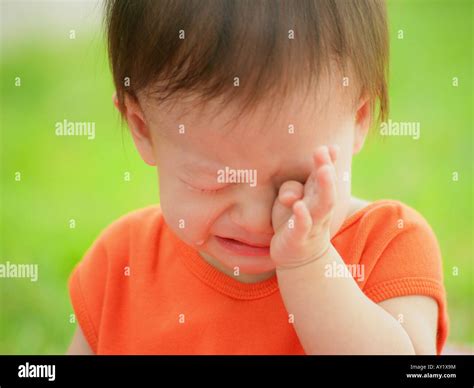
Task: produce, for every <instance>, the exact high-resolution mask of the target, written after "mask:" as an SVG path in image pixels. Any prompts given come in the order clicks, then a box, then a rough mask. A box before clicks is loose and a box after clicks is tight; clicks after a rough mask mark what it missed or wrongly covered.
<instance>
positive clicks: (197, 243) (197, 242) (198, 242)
mask: <svg viewBox="0 0 474 388" xmlns="http://www.w3.org/2000/svg"><path fill="white" fill-rule="evenodd" d="M203 244H204V240H198V241H196V245H197V246H201V245H203Z"/></svg>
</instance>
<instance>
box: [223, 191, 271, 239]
mask: <svg viewBox="0 0 474 388" xmlns="http://www.w3.org/2000/svg"><path fill="white" fill-rule="evenodd" d="M277 194H278V192H277V190H276V189H275V188H273V187H271V186H259V185H257V186H255V187H251V186H248V185H247V186H246V187H245V188H241V190H239V194H238V197H237V198H236V203H235V205H234V206H233V207H232V208H231V211H230V219H231V220H232V222H234V223H235V224H236V225H237V226H238V227H240V228H241V229H242V230H243V231H245V232H246V233H248V234H249V235H252V236H255V237H260V238H261V239H262V240H265V239H266V238H268V237H271V236H272V235H273V227H272V208H273V204H274V202H275V199H276V196H277Z"/></svg>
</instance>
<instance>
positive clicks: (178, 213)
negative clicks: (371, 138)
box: [129, 88, 368, 278]
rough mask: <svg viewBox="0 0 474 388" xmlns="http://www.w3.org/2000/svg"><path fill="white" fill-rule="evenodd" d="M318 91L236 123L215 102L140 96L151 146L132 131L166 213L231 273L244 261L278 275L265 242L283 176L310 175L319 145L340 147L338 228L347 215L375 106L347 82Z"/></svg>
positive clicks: (255, 270)
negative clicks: (152, 168) (345, 86)
mask: <svg viewBox="0 0 474 388" xmlns="http://www.w3.org/2000/svg"><path fill="white" fill-rule="evenodd" d="M319 95H320V96H323V97H317V98H315V97H314V96H308V97H307V99H306V100H305V99H304V98H303V95H293V96H292V97H291V98H288V99H287V100H285V103H284V104H283V105H282V106H281V107H280V108H279V109H278V110H277V111H272V110H271V108H272V104H271V101H268V100H267V102H265V103H264V105H259V106H258V108H257V109H255V110H254V111H253V112H250V113H246V114H244V115H243V116H241V117H240V118H239V119H237V120H236V121H232V118H234V115H235V113H236V111H235V110H234V109H231V108H230V107H229V108H222V107H220V108H217V111H213V109H216V107H217V105H216V104H217V103H215V104H212V103H211V104H210V105H209V106H207V107H206V108H205V109H204V110H199V109H192V108H190V106H191V105H186V104H185V103H184V100H183V101H178V102H177V103H176V104H175V105H174V106H171V105H168V106H167V107H166V109H165V107H163V106H158V104H157V103H153V102H151V101H149V100H148V101H144V100H143V99H141V100H140V106H141V109H142V111H143V119H144V124H143V126H144V128H145V130H144V132H146V131H147V130H148V131H149V134H150V144H149V145H144V144H145V143H146V141H147V139H146V137H147V136H146V135H145V136H144V138H142V139H137V135H136V134H134V138H135V142H136V144H137V146H138V148H139V151H140V153H141V154H142V156H143V157H144V158H145V160H146V161H147V162H148V163H150V164H156V165H157V167H158V168H157V170H158V174H159V181H160V197H161V198H160V204H161V208H162V211H163V215H164V218H165V220H166V222H167V224H168V225H169V227H170V228H171V229H172V230H173V231H174V232H175V234H176V235H178V236H179V237H180V238H181V239H182V240H183V241H185V242H186V243H187V244H189V245H191V246H192V247H194V248H195V249H197V250H198V251H199V252H200V254H201V256H202V257H203V258H205V259H206V260H207V261H209V262H211V263H212V264H213V265H215V266H216V267H218V268H219V269H221V270H222V271H224V272H227V273H229V274H233V273H235V269H236V268H237V267H238V272H239V273H240V274H247V275H248V274H251V276H257V277H258V276H260V278H265V277H267V276H266V275H270V274H271V273H272V271H273V270H274V265H273V262H272V261H271V259H270V257H269V249H268V247H269V245H270V241H271V239H272V236H273V234H274V229H273V227H272V209H273V206H274V204H275V200H276V198H277V194H278V190H279V188H280V186H281V185H282V184H283V183H284V182H285V181H289V180H295V181H298V182H301V183H304V182H306V179H307V178H308V176H309V175H310V173H311V171H312V168H313V162H312V154H313V152H314V150H315V149H316V148H317V147H318V146H320V145H329V144H337V145H339V147H340V154H339V158H338V160H337V163H336V170H337V195H338V200H337V203H336V206H335V210H334V214H333V218H332V224H331V233H332V234H331V235H333V234H334V233H335V232H336V231H337V230H338V228H339V227H340V226H341V224H342V222H343V221H344V219H345V217H346V216H347V212H348V207H349V204H350V198H351V189H350V188H351V184H350V176H351V161H352V155H353V154H354V153H355V152H356V151H358V149H359V148H360V147H361V144H362V143H363V139H364V137H365V133H366V130H367V125H366V124H367V123H366V122H365V121H367V120H366V119H367V117H365V118H364V117H362V116H363V115H362V114H361V112H362V113H364V112H365V113H364V114H365V115H366V116H367V114H368V113H367V112H368V109H367V108H368V104H365V105H367V106H365V105H364V104H362V107H360V105H358V106H356V107H354V103H353V101H352V100H350V98H349V96H347V95H346V94H345V93H344V91H343V90H342V88H341V89H337V90H333V91H331V96H330V97H327V96H328V95H329V90H327V91H326V93H324V92H323V91H322V92H321V93H319ZM359 107H360V109H358V108H359ZM129 114H130V110H129ZM361 117H362V118H361ZM229 120H231V121H230V122H229ZM364 120H365V121H364ZM129 122H130V119H129ZM132 125H133V124H132ZM138 125H140V124H138ZM132 132H135V131H132ZM290 215H291V214H289V216H290ZM225 239H233V240H238V241H240V242H246V243H247V245H245V244H241V245H240V244H239V243H236V242H235V241H234V242H232V241H230V243H229V240H225ZM249 244H251V245H253V246H258V247H259V248H255V247H254V248H252V247H251V246H248V245H249Z"/></svg>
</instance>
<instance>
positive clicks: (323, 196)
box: [311, 165, 336, 221]
mask: <svg viewBox="0 0 474 388" xmlns="http://www.w3.org/2000/svg"><path fill="white" fill-rule="evenodd" d="M316 179H317V182H318V187H319V190H318V198H317V204H316V206H315V207H314V211H312V212H311V214H312V216H313V217H314V218H315V221H320V220H322V219H325V218H326V216H327V215H328V214H329V213H330V212H331V210H332V208H333V207H334V203H335V200H336V182H335V171H334V166H332V165H326V166H323V167H321V168H320V169H319V170H318V171H317V173H316Z"/></svg>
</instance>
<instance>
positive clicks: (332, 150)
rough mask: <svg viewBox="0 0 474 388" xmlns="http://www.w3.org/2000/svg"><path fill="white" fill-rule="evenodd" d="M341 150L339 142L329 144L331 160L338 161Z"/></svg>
mask: <svg viewBox="0 0 474 388" xmlns="http://www.w3.org/2000/svg"><path fill="white" fill-rule="evenodd" d="M339 152H340V147H339V146H338V145H337V144H332V145H330V146H329V156H330V157H331V162H333V163H336V160H337V157H338V156H339Z"/></svg>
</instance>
